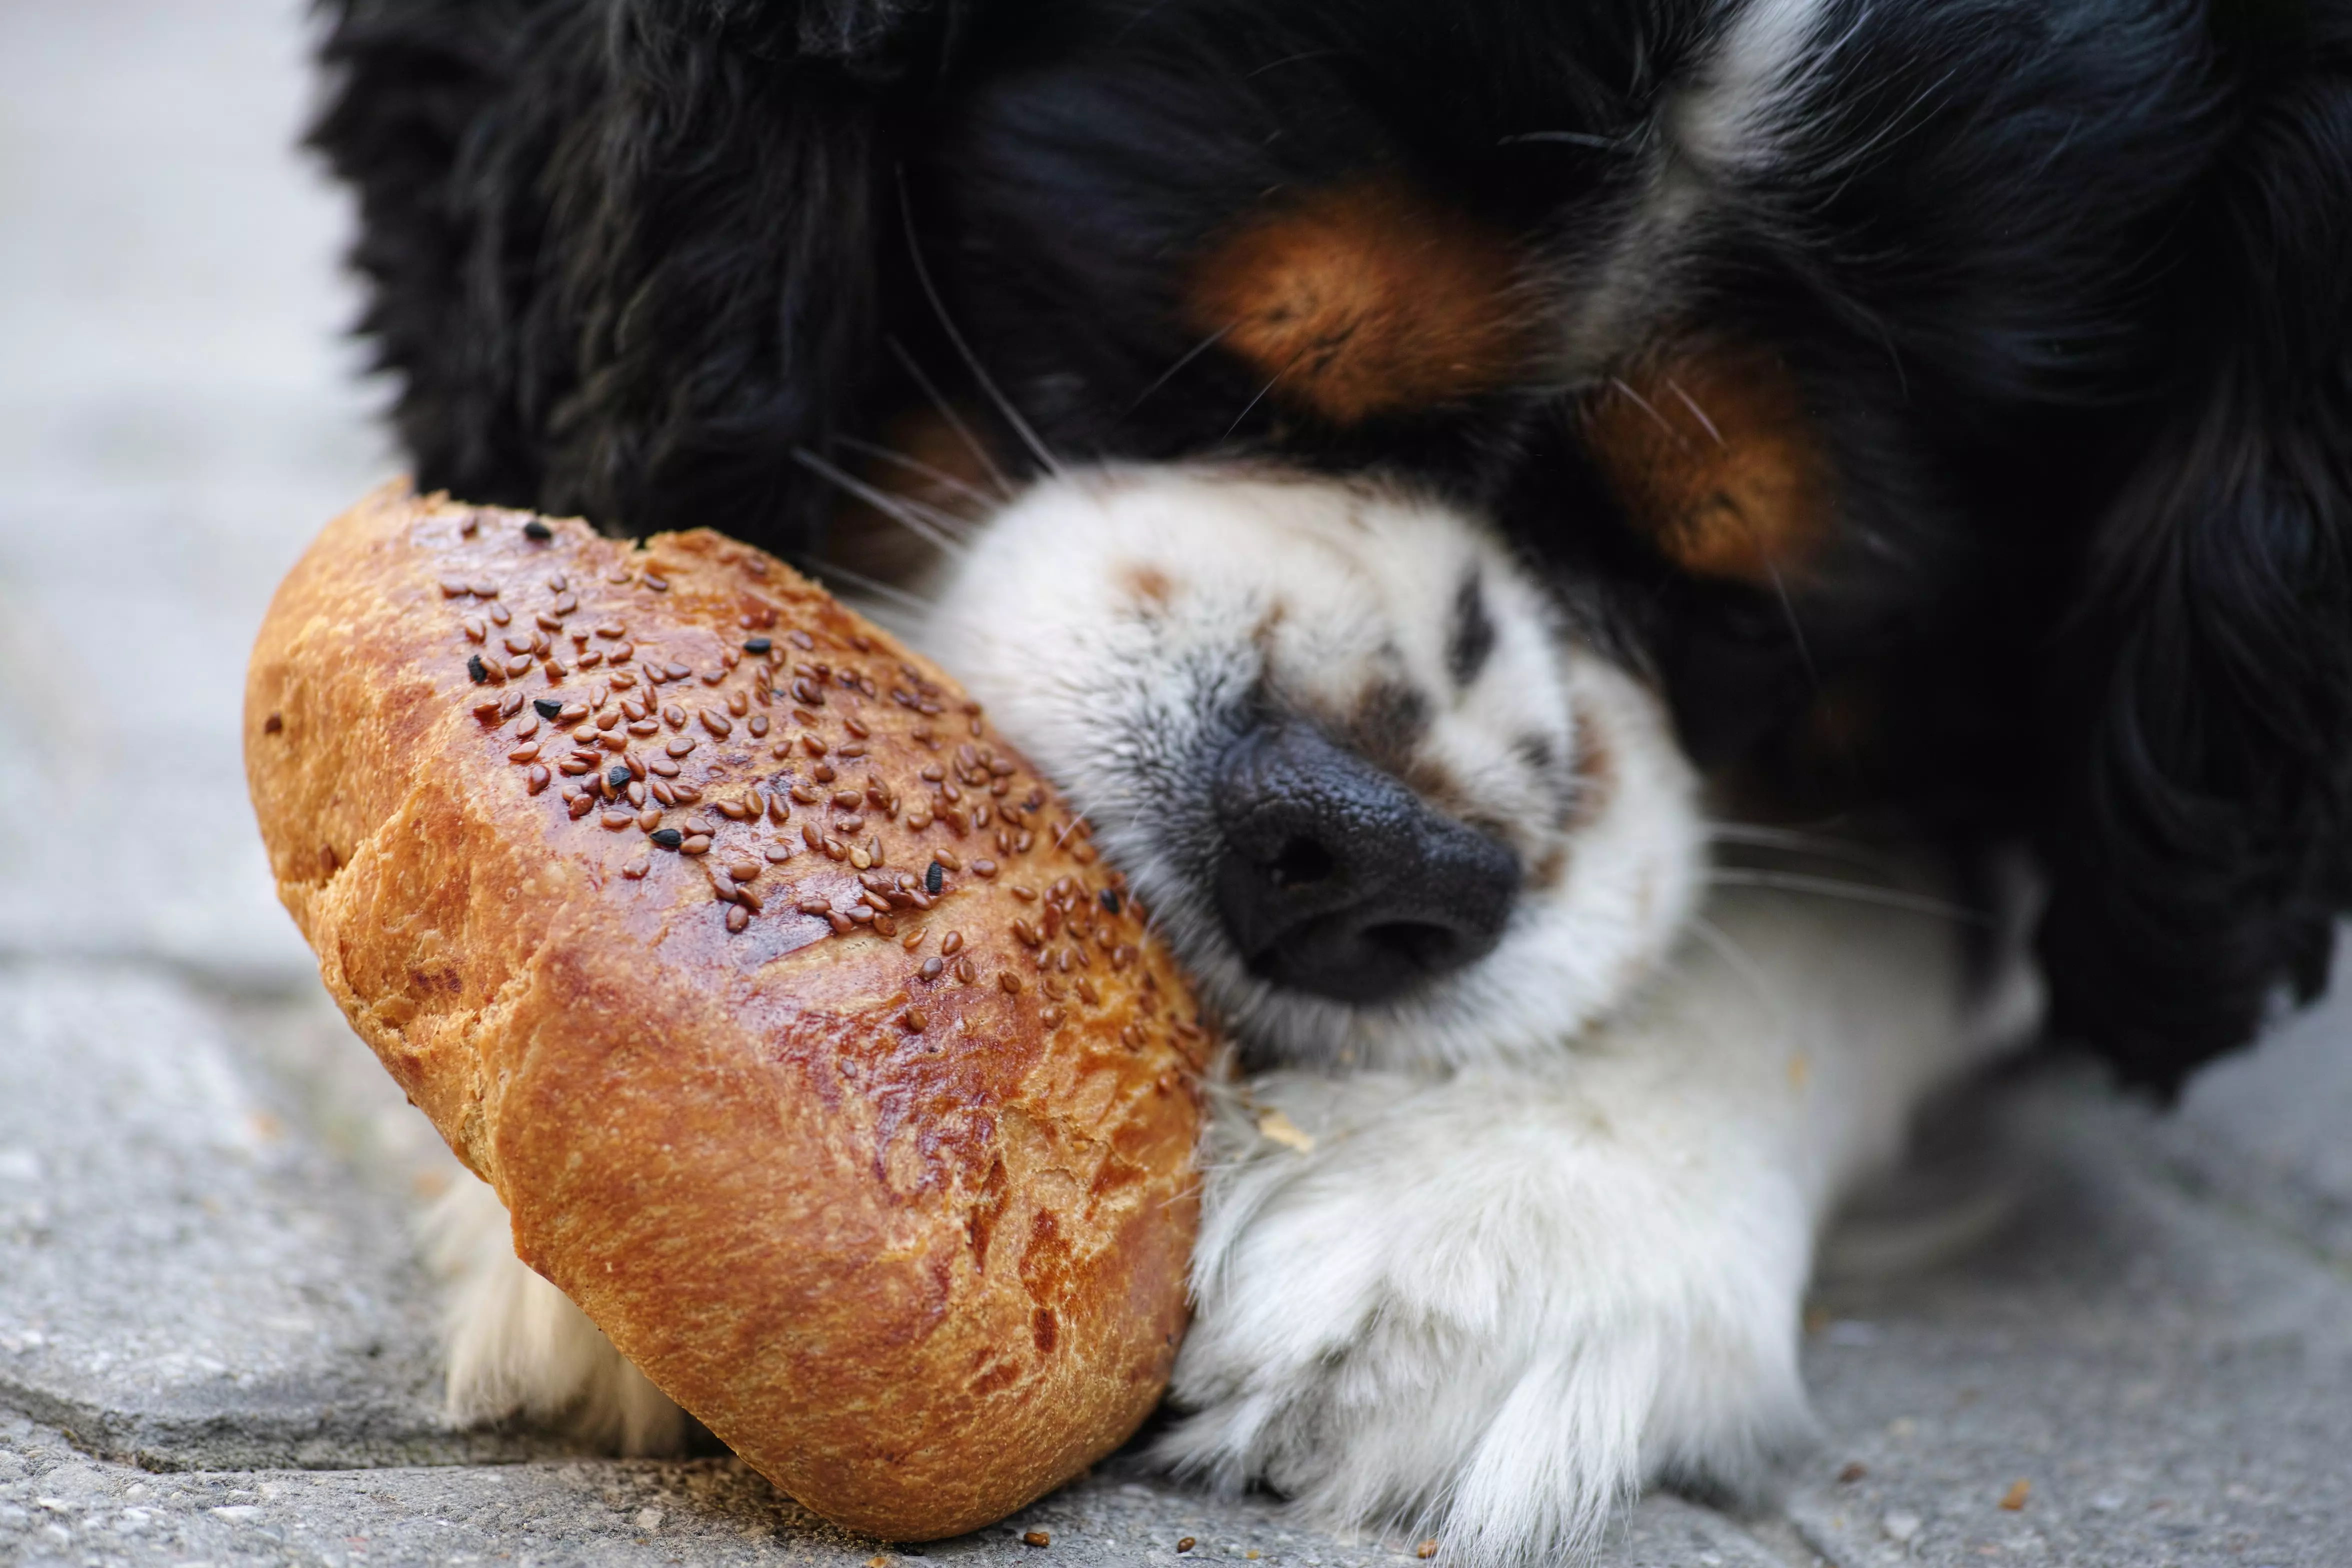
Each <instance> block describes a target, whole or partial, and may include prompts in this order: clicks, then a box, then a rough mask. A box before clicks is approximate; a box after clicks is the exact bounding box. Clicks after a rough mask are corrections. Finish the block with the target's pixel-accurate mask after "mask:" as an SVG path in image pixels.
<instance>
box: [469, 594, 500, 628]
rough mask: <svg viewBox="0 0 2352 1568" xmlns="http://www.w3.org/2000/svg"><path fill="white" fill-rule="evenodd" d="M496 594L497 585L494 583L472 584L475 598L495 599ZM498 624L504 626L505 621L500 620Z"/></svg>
mask: <svg viewBox="0 0 2352 1568" xmlns="http://www.w3.org/2000/svg"><path fill="white" fill-rule="evenodd" d="M498 596H499V585H498V584H496V583H477V584H474V597H476V598H477V599H495V598H497V597H498ZM499 625H500V626H504V625H506V623H505V622H504V621H500V622H499Z"/></svg>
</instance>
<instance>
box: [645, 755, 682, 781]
mask: <svg viewBox="0 0 2352 1568" xmlns="http://www.w3.org/2000/svg"><path fill="white" fill-rule="evenodd" d="M646 767H647V768H648V769H650V770H651V771H653V772H654V773H659V774H660V775H661V776H662V777H664V778H666V779H674V778H676V777H677V763H673V762H671V761H670V760H669V759H668V758H667V757H656V758H654V759H653V760H652V761H651V762H648V763H646Z"/></svg>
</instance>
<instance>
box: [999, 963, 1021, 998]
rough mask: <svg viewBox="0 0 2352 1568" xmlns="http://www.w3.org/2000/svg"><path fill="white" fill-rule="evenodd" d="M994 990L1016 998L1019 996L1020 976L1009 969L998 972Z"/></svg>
mask: <svg viewBox="0 0 2352 1568" xmlns="http://www.w3.org/2000/svg"><path fill="white" fill-rule="evenodd" d="M996 988H997V989H998V990H1000V991H1002V992H1003V993H1004V994H1006V995H1007V996H1018V995H1020V994H1021V976H1019V975H1017V974H1015V973H1013V971H1011V970H1009V969H1003V970H999V971H997V974H996Z"/></svg>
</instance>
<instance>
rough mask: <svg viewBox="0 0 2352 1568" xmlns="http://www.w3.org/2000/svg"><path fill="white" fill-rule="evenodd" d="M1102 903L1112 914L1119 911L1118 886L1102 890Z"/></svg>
mask: <svg viewBox="0 0 2352 1568" xmlns="http://www.w3.org/2000/svg"><path fill="white" fill-rule="evenodd" d="M1101 903H1102V907H1103V908H1104V909H1106V910H1108V911H1110V912H1111V913H1112V914H1117V913H1118V889H1116V888H1105V889H1103V890H1102V896H1101Z"/></svg>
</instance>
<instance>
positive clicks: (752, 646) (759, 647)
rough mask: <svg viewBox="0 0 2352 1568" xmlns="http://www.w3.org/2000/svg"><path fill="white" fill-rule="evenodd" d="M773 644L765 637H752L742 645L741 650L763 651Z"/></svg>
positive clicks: (773, 645)
mask: <svg viewBox="0 0 2352 1568" xmlns="http://www.w3.org/2000/svg"><path fill="white" fill-rule="evenodd" d="M775 646H776V645H775V644H774V643H772V642H770V641H769V640H768V639H767V638H766V637H753V638H752V639H751V641H749V642H747V643H745V644H744V645H743V651H744V652H745V653H765V652H767V651H768V650H769V649H770V648H772V647H775Z"/></svg>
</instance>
